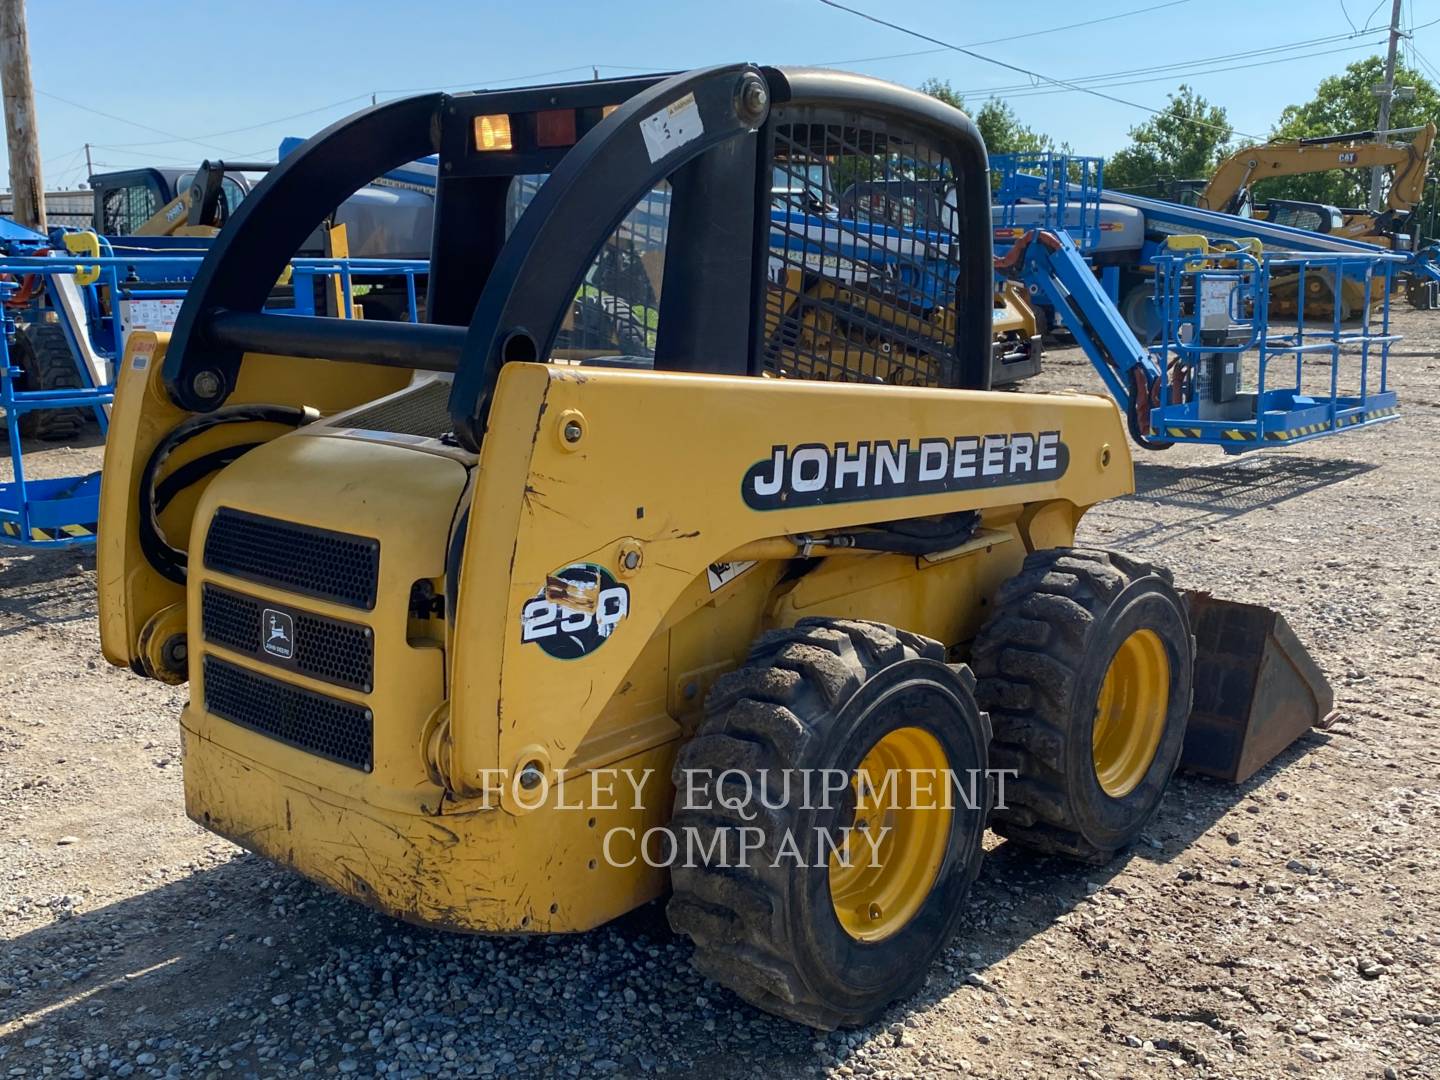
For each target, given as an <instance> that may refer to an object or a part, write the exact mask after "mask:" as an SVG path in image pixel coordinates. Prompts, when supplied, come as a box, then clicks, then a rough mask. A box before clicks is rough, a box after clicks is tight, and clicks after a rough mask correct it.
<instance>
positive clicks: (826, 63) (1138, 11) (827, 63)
mask: <svg viewBox="0 0 1440 1080" xmlns="http://www.w3.org/2000/svg"><path fill="white" fill-rule="evenodd" d="M1190 2H1191V0H1166V2H1165V3H1163V4H1151V5H1150V6H1149V7H1143V8H1132V9H1131V10H1129V11H1121V12H1117V13H1116V14H1114V15H1104V16H1102V17H1100V18H1098V19H1086V20H1085V21H1084V22H1076V23H1066V24H1065V25H1064V26H1048V27H1046V28H1045V29H1044V30H1029V31H1027V32H1025V33H1023V34H1011V35H1009V36H1008V37H1003V38H990V39H989V40H987V41H971V42H967V43H966V44H965V46H964V47H965V48H967V49H975V48H979V47H980V46H981V45H1000V44H1003V43H1004V42H1007V41H1015V40H1018V39H1020V38H1032V37H1040V36H1041V35H1042V34H1058V33H1060V32H1061V31H1062V30H1078V29H1080V28H1081V27H1082V26H1095V25H1096V24H1098V23H1104V22H1114V21H1115V20H1116V19H1126V18H1129V17H1130V16H1131V15H1144V14H1145V13H1147V12H1150V11H1159V10H1161V9H1162V8H1172V7H1179V6H1180V5H1181V4H1188V3H1190ZM947 48H948V47H947ZM946 51H947V49H944V48H942V49H921V50H920V51H919V52H904V53H891V54H890V55H889V56H861V57H857V58H855V59H851V60H822V61H821V62H820V63H819V65H818V66H819V67H832V66H839V65H841V64H870V63H875V62H878V61H881V60H907V59H909V58H910V57H912V56H933V55H935V54H936V53H942V52H946Z"/></svg>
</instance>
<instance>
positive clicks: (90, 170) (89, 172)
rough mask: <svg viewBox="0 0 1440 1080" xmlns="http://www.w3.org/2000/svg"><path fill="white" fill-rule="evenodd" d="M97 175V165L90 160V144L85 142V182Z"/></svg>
mask: <svg viewBox="0 0 1440 1080" xmlns="http://www.w3.org/2000/svg"><path fill="white" fill-rule="evenodd" d="M94 175H95V165H94V163H93V162H91V160H90V144H89V143H88V142H87V143H86V144H85V182H86V183H87V184H88V183H89V182H90V177H92V176H94Z"/></svg>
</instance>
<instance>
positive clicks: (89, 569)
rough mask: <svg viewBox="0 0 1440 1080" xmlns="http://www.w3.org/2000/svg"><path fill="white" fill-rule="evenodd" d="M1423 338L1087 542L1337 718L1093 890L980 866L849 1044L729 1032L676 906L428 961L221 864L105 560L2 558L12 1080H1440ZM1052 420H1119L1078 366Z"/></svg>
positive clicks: (1190, 459)
mask: <svg viewBox="0 0 1440 1080" xmlns="http://www.w3.org/2000/svg"><path fill="white" fill-rule="evenodd" d="M1400 322H1401V324H1402V329H1404V330H1405V331H1406V332H1407V333H1408V334H1409V337H1408V338H1407V340H1406V342H1405V344H1404V346H1402V348H1403V350H1404V351H1405V354H1406V355H1405V356H1403V357H1401V358H1399V359H1397V360H1396V361H1395V368H1396V371H1397V377H1396V380H1395V381H1396V382H1397V384H1398V385H1399V387H1400V390H1401V393H1402V395H1403V399H1404V408H1405V415H1404V418H1403V419H1402V420H1400V421H1399V422H1398V423H1395V424H1391V425H1388V426H1386V427H1383V428H1381V429H1379V430H1372V431H1364V432H1357V433H1352V434H1350V435H1347V436H1346V437H1343V438H1335V439H1328V440H1322V441H1320V442H1316V443H1310V444H1308V445H1305V446H1302V447H1298V448H1295V449H1292V450H1289V451H1284V452H1275V453H1268V454H1265V455H1262V456H1255V457H1251V458H1248V459H1242V460H1236V459H1229V460H1227V459H1224V458H1222V457H1221V455H1220V454H1219V453H1218V452H1215V451H1210V450H1188V449H1177V450H1173V451H1170V452H1169V453H1166V454H1149V453H1141V454H1139V455H1138V457H1139V460H1140V467H1139V469H1138V484H1139V492H1138V494H1137V495H1136V496H1135V497H1133V498H1130V499H1125V500H1121V501H1118V502H1115V503H1111V504H1109V505H1106V506H1103V507H1101V508H1099V509H1097V510H1096V511H1095V512H1093V513H1092V514H1090V515H1089V516H1088V517H1087V518H1086V521H1085V525H1084V527H1083V530H1082V533H1083V536H1082V539H1083V540H1084V541H1086V542H1089V543H1092V544H1097V545H1102V546H1106V547H1114V548H1120V549H1125V550H1129V551H1132V552H1135V553H1137V554H1141V555H1143V556H1146V557H1149V558H1152V559H1155V560H1157V561H1160V562H1163V563H1165V564H1167V565H1169V566H1170V567H1172V568H1173V569H1174V570H1175V573H1176V576H1177V578H1178V579H1179V581H1180V583H1181V584H1183V585H1187V586H1199V587H1206V588H1209V589H1211V590H1212V591H1214V592H1215V593H1217V594H1218V595H1222V596H1227V597H1231V598H1236V599H1248V600H1253V601H1256V602H1260V603H1266V604H1270V605H1273V606H1275V607H1278V608H1281V609H1282V610H1283V611H1284V612H1285V613H1286V616H1287V618H1288V619H1289V620H1290V621H1291V623H1292V625H1293V626H1294V627H1295V628H1296V630H1297V632H1298V633H1299V634H1300V636H1301V637H1302V639H1304V640H1305V641H1306V642H1308V643H1309V645H1310V646H1311V648H1312V650H1313V651H1314V653H1315V655H1316V657H1317V658H1318V660H1319V662H1320V663H1321V665H1322V666H1323V667H1324V668H1325V670H1326V672H1327V673H1328V674H1329V676H1330V677H1331V679H1332V681H1333V682H1334V684H1335V688H1336V693H1337V698H1338V705H1339V709H1340V718H1339V720H1338V721H1337V722H1336V723H1335V724H1334V725H1333V726H1331V727H1330V728H1329V729H1328V730H1325V731H1323V732H1315V733H1312V734H1311V735H1309V736H1308V737H1306V738H1304V739H1303V740H1301V741H1300V742H1299V743H1298V744H1296V745H1295V746H1294V747H1292V748H1291V750H1290V751H1288V752H1287V753H1286V754H1284V755H1283V756H1282V757H1281V758H1280V759H1279V760H1278V761H1277V762H1275V763H1274V764H1272V765H1271V766H1270V767H1269V768H1267V769H1266V770H1264V771H1263V772H1261V773H1260V774H1259V775H1258V776H1257V777H1256V778H1254V779H1253V780H1252V781H1250V782H1249V783H1247V784H1245V785H1243V786H1241V787H1227V786H1224V785H1221V784H1217V783H1213V782H1210V781H1206V780H1199V779H1193V778H1181V779H1179V780H1177V782H1176V783H1175V785H1174V786H1173V788H1172V789H1171V794H1170V795H1169V797H1168V798H1167V800H1166V803H1165V806H1164V807H1163V809H1162V812H1161V813H1160V815H1159V816H1158V817H1157V818H1156V820H1155V822H1154V823H1153V825H1152V826H1151V827H1150V829H1149V831H1148V833H1147V835H1146V837H1145V839H1144V842H1143V843H1141V844H1140V845H1139V846H1138V847H1137V849H1136V850H1135V851H1133V852H1132V853H1130V854H1129V855H1127V856H1126V857H1123V858H1121V859H1120V860H1118V861H1117V862H1116V863H1114V864H1113V865H1111V866H1108V867H1105V868H1103V869H1094V868H1083V867H1075V866H1072V865H1068V864H1065V863H1063V862H1059V861H1056V860H1046V859H1036V858H1033V857H1030V856H1028V855H1026V854H1025V853H1024V852H1020V851H1015V850H1011V848H1010V847H1009V846H1008V845H1005V844H996V845H994V846H993V850H992V851H991V854H990V858H989V859H988V860H987V862H986V866H985V869H984V871H983V872H982V874H981V877H980V880H979V883H978V884H977V886H976V889H975V893H974V896H973V916H972V918H971V919H970V921H969V924H968V930H967V931H966V932H965V933H963V934H962V936H961V937H960V938H958V939H957V940H956V942H955V943H954V944H953V945H952V946H951V947H950V949H949V950H948V951H947V953H946V954H945V956H944V958H943V961H942V962H941V963H940V964H938V965H936V967H935V968H934V971H933V972H932V975H931V978H930V980H929V982H928V984H927V986H926V988H925V990H924V991H923V992H922V993H921V994H920V995H919V996H918V997H917V998H916V999H914V1000H913V1001H910V1002H908V1003H904V1004H902V1005H899V1006H897V1007H895V1008H894V1009H892V1010H891V1012H890V1013H889V1015H888V1016H887V1017H886V1018H885V1021H884V1022H883V1023H880V1024H878V1025H875V1026H873V1027H870V1028H867V1029H865V1030H861V1031H852V1032H846V1033H839V1034H831V1035H824V1036H817V1035H816V1034H815V1033H813V1032H810V1031H808V1030H805V1029H802V1028H798V1027H795V1026H793V1025H790V1024H787V1023H785V1022H782V1021H779V1020H775V1019H773V1018H771V1017H768V1016H766V1015H764V1014H761V1013H759V1012H756V1011H755V1010H753V1009H750V1008H749V1007H747V1006H745V1005H742V1004H740V1003H739V1002H738V1001H737V1000H736V999H735V998H733V997H731V996H730V995H729V994H728V993H726V992H725V991H723V990H721V989H719V988H718V987H716V986H714V985H712V984H709V983H707V982H705V981H704V980H703V979H701V978H699V977H698V976H697V975H695V974H694V973H692V971H691V970H690V968H689V952H690V950H689V947H688V945H686V944H685V943H684V942H682V941H679V940H676V939H675V938H673V937H672V936H670V934H669V933H668V931H667V930H666V929H665V926H664V919H663V916H662V915H661V914H660V912H659V910H658V908H655V907H652V908H648V909H644V910H641V911H639V912H636V913H635V914H634V915H632V916H630V917H628V918H627V919H625V920H622V921H621V922H619V923H616V924H613V925H611V926H609V927H606V928H604V929H602V930H598V931H595V932H593V933H590V934H586V935H582V936H573V937H552V938H536V939H504V940H491V939H481V938H465V937H458V936H452V935H447V934H443V933H434V932H427V931H421V930H415V929H412V928H409V927H406V926H403V925H401V924H398V923H395V922H392V921H390V920H388V919H385V918H382V917H380V916H377V915H373V914H371V913H370V912H368V911H366V910H364V909H361V908H359V907H357V906H356V905H354V904H352V903H350V902H348V901H345V900H341V899H338V898H336V897H333V896H331V895H328V894H327V893H325V892H322V891H321V890H319V889H317V888H314V887H312V886H310V885H308V884H306V883H304V882H301V881H299V880H298V879H296V878H294V877H293V876H291V875H290V874H288V873H286V872H284V871H281V870H278V869H276V868H274V867H272V866H269V865H267V864H266V863H264V862H262V861H260V860H259V859H256V858H254V857H251V856H249V855H246V854H244V853H242V852H240V851H239V850H237V849H236V848H234V847H233V846H231V845H230V844H228V843H225V842H223V841H220V840H218V839H216V838H214V837H212V836H210V835H208V834H206V833H204V832H202V831H201V830H199V829H198V828H196V827H195V826H193V825H191V824H190V823H189V822H188V821H187V820H186V819H185V817H184V814H183V812H182V806H181V788H180V775H179V765H178V751H179V744H178V739H177V732H176V717H177V716H178V713H179V711H180V707H181V701H182V697H183V690H177V689H172V688H168V687H164V686H160V685H159V684H156V683H153V682H146V681H143V680H140V679H137V678H136V677H134V676H133V675H131V674H129V673H128V672H121V671H117V670H115V669H112V668H110V667H108V666H107V665H106V664H105V663H104V661H103V660H102V659H101V657H100V653H99V645H98V640H97V633H96V623H95V573H94V560H93V557H92V556H90V555H87V554H55V555H5V556H3V557H0V1075H9V1076H24V1077H40V1076H73V1077H88V1076H121V1077H124V1076H137V1077H143V1076H169V1077H180V1076H183V1077H191V1076H214V1077H244V1076H262V1075H263V1076H273V1075H292V1074H300V1073H307V1074H311V1075H317V1076H331V1075H348V1074H355V1075H364V1076H373V1075H386V1076H399V1077H419V1076H528V1075H555V1076H597V1075H607V1074H608V1075H620V1076H638V1075H650V1074H659V1075H670V1076H703V1077H706V1078H707V1080H710V1078H720V1077H749V1076H763V1077H770V1076H808V1075H818V1074H824V1075H840V1076H853V1075H859V1076H877V1077H879V1076H891V1077H904V1076H917V1077H918V1076H926V1077H928V1076H936V1075H976V1076H986V1077H1007V1078H1008V1077H1025V1076H1030V1077H1126V1076H1137V1077H1138V1076H1171V1075H1176V1076H1197V1077H1202V1076H1214V1077H1254V1078H1272V1077H1276V1076H1281V1075H1285V1074H1294V1075H1298V1076H1306V1077H1308V1076H1317V1077H1344V1078H1350V1077H1435V1076H1440V1023H1437V1017H1440V974H1437V965H1436V961H1437V956H1440V860H1437V857H1436V856H1437V848H1440V750H1437V749H1436V747H1437V743H1440V615H1437V611H1440V608H1437V606H1436V605H1435V603H1434V601H1433V597H1434V593H1435V588H1436V585H1437V580H1436V578H1437V574H1440V463H1437V459H1436V449H1435V448H1436V447H1437V446H1440V359H1437V355H1436V349H1437V345H1440V315H1435V314H1424V313H1414V312H1405V313H1404V314H1402V316H1401V317H1400ZM1043 384H1044V385H1046V386H1048V387H1050V388H1055V389H1061V388H1065V387H1068V386H1077V387H1082V388H1087V389H1093V388H1095V387H1096V385H1097V384H1096V382H1095V379H1094V377H1093V375H1092V374H1091V373H1090V371H1089V369H1088V368H1087V367H1086V366H1085V365H1084V362H1083V360H1082V359H1081V358H1080V357H1079V355H1078V353H1076V352H1075V351H1074V350H1062V351H1056V352H1053V353H1052V354H1051V356H1050V358H1049V362H1048V367H1047V373H1046V375H1045V377H1044V379H1043ZM33 462H34V465H35V467H36V468H37V469H40V470H46V471H50V472H52V473H56V474H64V473H73V472H76V471H80V470H82V469H84V468H86V467H95V466H98V463H99V451H98V449H97V448H95V447H93V446H91V447H81V448H78V449H60V450H47V451H45V452H44V453H41V454H38V455H36V457H35V458H34V459H33Z"/></svg>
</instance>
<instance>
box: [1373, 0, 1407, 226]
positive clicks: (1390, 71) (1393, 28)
mask: <svg viewBox="0 0 1440 1080" xmlns="http://www.w3.org/2000/svg"><path fill="white" fill-rule="evenodd" d="M1401 2H1402V0H1395V3H1394V5H1393V6H1392V7H1391V8H1390V51H1389V52H1388V53H1386V54H1385V82H1384V83H1383V84H1381V85H1380V86H1377V87H1376V88H1375V93H1376V95H1378V96H1379V98H1380V126H1379V127H1378V128H1377V129H1376V131H1375V141H1376V142H1384V141H1385V137H1386V135H1387V134H1388V132H1387V130H1386V129H1387V128H1389V126H1390V103H1391V101H1393V100H1394V98H1395V50H1396V48H1397V47H1398V46H1399V44H1400V4H1401ZM1384 176H1385V173H1384V170H1383V169H1381V167H1380V166H1379V165H1377V166H1375V168H1373V169H1371V170H1370V212H1371V213H1372V214H1373V213H1375V212H1376V211H1377V210H1379V209H1380V185H1381V183H1382V182H1383V180H1384Z"/></svg>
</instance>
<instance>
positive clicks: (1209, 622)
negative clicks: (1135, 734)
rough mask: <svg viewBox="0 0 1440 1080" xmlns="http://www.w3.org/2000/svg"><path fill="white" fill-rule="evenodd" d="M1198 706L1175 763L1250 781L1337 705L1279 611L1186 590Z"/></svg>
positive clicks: (1212, 773)
mask: <svg viewBox="0 0 1440 1080" xmlns="http://www.w3.org/2000/svg"><path fill="white" fill-rule="evenodd" d="M1185 598H1186V602H1187V603H1188V604H1189V608H1190V624H1191V627H1192V629H1193V631H1194V634H1195V704H1194V708H1193V709H1192V711H1191V713H1190V724H1189V727H1188V728H1187V729H1186V732H1185V751H1184V753H1183V754H1182V756H1181V758H1180V767H1181V768H1183V769H1188V770H1190V771H1191V772H1198V773H1204V774H1205V775H1207V776H1214V777H1217V778H1219V779H1221V780H1228V781H1230V782H1231V783H1237V784H1238V783H1240V782H1242V781H1244V780H1248V779H1249V778H1250V777H1251V776H1253V775H1254V774H1255V773H1256V772H1257V771H1259V770H1260V769H1261V768H1263V767H1264V766H1265V765H1266V764H1267V763H1268V762H1270V761H1271V760H1272V759H1273V758H1275V757H1276V756H1277V755H1278V754H1279V753H1280V752H1281V751H1283V750H1284V749H1285V748H1286V747H1287V746H1289V745H1290V744H1291V743H1292V742H1294V741H1295V740H1296V739H1298V738H1299V737H1300V736H1301V735H1303V734H1305V732H1307V731H1309V730H1310V728H1312V727H1314V726H1315V725H1316V724H1318V723H1320V722H1321V721H1322V720H1324V719H1325V717H1326V716H1327V715H1328V714H1329V712H1330V710H1331V708H1332V707H1333V706H1334V704H1335V694H1334V691H1332V690H1331V689H1330V683H1329V682H1328V681H1326V678H1325V675H1324V673H1323V672H1322V671H1321V670H1320V667H1319V665H1317V664H1316V663H1315V661H1314V659H1313V658H1312V657H1311V656H1310V653H1309V651H1308V650H1307V649H1306V648H1305V646H1304V645H1302V644H1301V643H1300V639H1299V638H1297V637H1296V636H1295V632H1294V631H1293V630H1291V629H1290V627H1289V625H1288V624H1287V623H1286V622H1285V618H1284V616H1282V615H1281V614H1280V613H1279V612H1277V611H1272V610H1271V609H1270V608H1267V607H1260V606H1258V605H1255V604H1239V603H1234V602H1232V601H1229V600H1217V599H1216V598H1215V597H1213V596H1211V595H1210V594H1209V593H1203V592H1187V593H1186V594H1185Z"/></svg>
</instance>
